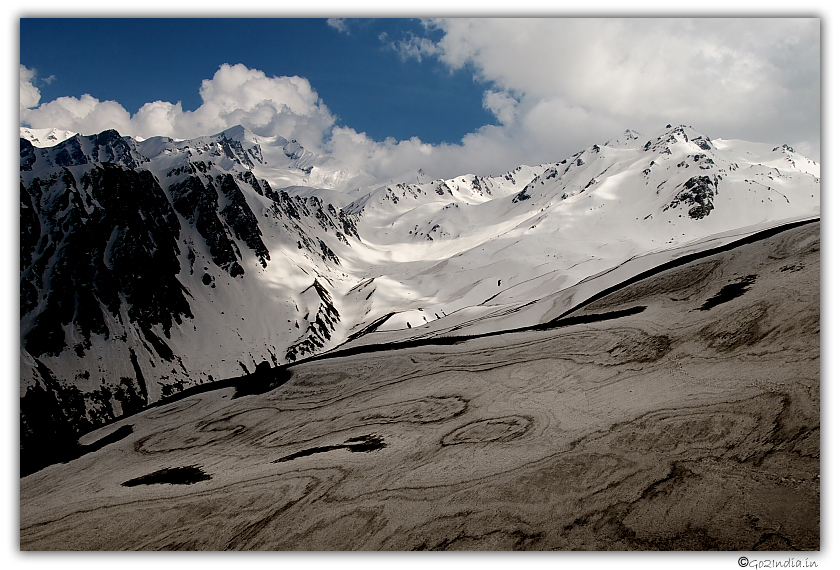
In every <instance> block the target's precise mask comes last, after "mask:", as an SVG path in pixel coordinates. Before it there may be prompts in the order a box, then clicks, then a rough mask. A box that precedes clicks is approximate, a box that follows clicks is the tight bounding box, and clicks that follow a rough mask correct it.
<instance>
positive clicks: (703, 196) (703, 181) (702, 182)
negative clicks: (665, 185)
mask: <svg viewBox="0 0 840 570" xmlns="http://www.w3.org/2000/svg"><path fill="white" fill-rule="evenodd" d="M717 183H718V178H717V177H716V176H715V177H713V178H709V177H708V176H694V177H692V178H690V179H689V180H688V181H687V182H686V183H685V184H684V185H683V188H682V190H681V191H680V192H679V193H678V194H677V195H676V197H675V198H674V199H673V200H672V201H671V203H670V204H668V205H667V206H665V208H664V210H663V211H668V210H669V209H671V208H677V207H679V206H680V204H685V205H686V206H688V207H689V210H688V216H689V217H690V218H691V219H693V220H700V219H703V218H705V217H706V216H708V215H709V214H710V213H711V212H712V210H714V208H715V206H714V203H713V202H714V197H715V195H716V194H717Z"/></svg>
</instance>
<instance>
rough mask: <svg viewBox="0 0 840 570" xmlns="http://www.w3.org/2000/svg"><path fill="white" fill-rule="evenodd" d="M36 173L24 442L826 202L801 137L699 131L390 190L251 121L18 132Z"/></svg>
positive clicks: (416, 332) (28, 206)
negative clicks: (207, 132)
mask: <svg viewBox="0 0 840 570" xmlns="http://www.w3.org/2000/svg"><path fill="white" fill-rule="evenodd" d="M30 134H31V133H30ZM20 178H21V190H20V196H21V268H20V271H21V397H22V422H23V428H22V434H23V443H24V444H25V445H29V444H31V443H32V442H35V441H36V440H37V441H41V440H42V439H43V438H54V436H55V434H56V433H59V432H63V433H64V432H66V433H68V434H69V435H68V436H67V437H73V436H74V434H78V433H82V432H84V431H86V430H88V429H90V428H91V427H93V426H95V425H98V424H100V423H102V422H103V421H106V420H108V419H110V418H112V417H116V416H120V415H122V414H125V413H128V412H132V411H135V410H137V409H140V408H141V407H142V406H144V405H147V404H148V403H151V402H154V401H157V400H158V399H160V398H161V397H162V396H166V395H169V394H173V393H176V392H178V391H180V390H182V389H184V388H186V387H189V386H192V385H195V384H201V383H206V382H209V381H213V380H218V379H221V378H228V377H232V376H236V375H240V374H244V373H246V372H253V371H254V370H255V369H256V367H257V365H258V364H260V363H262V362H264V361H265V362H268V363H270V364H273V365H277V364H281V363H285V362H289V361H298V360H300V359H302V358H305V357H307V356H310V355H313V354H316V353H319V352H323V351H325V350H329V349H331V348H334V347H336V346H338V345H340V344H341V343H343V342H345V341H347V340H352V341H353V342H355V343H360V342H362V343H364V342H387V341H389V340H393V339H402V338H411V337H415V336H423V335H429V334H432V335H434V334H451V333H452V332H453V331H454V332H457V331H458V330H466V329H469V328H470V327H475V326H476V324H478V325H479V326H480V327H482V328H481V330H482V331H487V330H493V329H495V330H501V329H504V328H512V327H516V326H524V325H527V324H535V323H537V322H541V320H544V319H546V318H553V317H551V314H550V313H551V311H552V310H554V311H555V312H556V311H557V310H559V308H562V306H565V305H563V303H559V304H558V302H557V301H556V297H557V296H558V295H561V296H562V295H563V292H564V291H565V290H569V288H571V287H572V286H574V285H575V284H577V283H579V282H581V281H583V280H584V279H586V278H589V277H591V276H594V275H598V274H601V273H603V272H606V271H609V270H610V269H612V268H615V267H616V266H619V265H622V264H625V263H627V262H628V261H631V260H633V259H637V258H639V257H640V256H644V255H651V254H656V252H672V254H673V255H675V256H677V255H682V252H683V251H688V250H691V249H692V248H693V249H702V248H703V247H711V246H712V245H714V244H716V243H719V242H720V239H723V238H720V239H716V240H709V239H708V238H709V236H713V235H716V234H725V232H731V231H732V230H737V229H739V228H745V227H746V228H752V229H748V230H745V231H756V230H758V229H761V228H762V227H766V226H767V225H773V224H777V223H778V222H779V221H781V220H788V219H800V218H807V217H816V216H819V204H820V202H819V188H820V186H819V165H817V164H814V163H813V162H811V161H809V160H808V159H806V158H804V157H802V156H800V155H798V154H796V153H795V152H794V151H793V149H791V148H789V147H786V146H780V147H771V146H767V145H758V144H751V143H742V142H740V141H720V140H718V141H711V140H709V139H708V137H706V136H704V135H702V134H700V133H697V132H696V131H693V130H692V129H691V128H689V127H685V126H679V127H670V126H669V127H667V128H666V129H663V131H662V132H660V133H658V134H657V135H656V136H654V137H653V138H650V139H646V138H643V137H640V136H639V135H638V134H636V133H632V132H628V133H627V134H626V135H625V136H624V137H621V138H620V139H619V140H616V141H611V142H608V143H606V144H604V145H593V146H592V147H590V148H588V149H585V150H584V151H581V152H579V153H577V154H575V155H573V156H572V157H569V158H566V159H564V160H562V161H560V162H556V163H552V164H546V165H540V166H522V167H519V168H517V169H515V170H513V171H511V172H508V173H505V174H503V175H500V176H493V177H486V176H474V175H464V176H459V177H456V178H453V179H449V180H435V181H431V182H418V181H417V180H418V179H419V180H422V179H423V177H422V176H419V177H415V178H414V179H413V181H411V182H409V181H406V182H397V183H388V184H381V183H372V182H375V181H374V180H373V179H372V177H370V176H369V175H367V174H365V173H364V172H361V171H358V170H354V169H353V168H349V167H347V166H345V165H341V164H339V163H337V161H335V160H334V159H332V158H330V157H325V156H319V155H316V154H315V153H312V152H311V151H308V150H307V149H304V148H303V147H301V146H300V145H299V144H298V143H296V142H295V141H288V140H286V139H283V138H282V137H274V138H271V139H268V138H265V137H259V136H257V135H255V134H253V133H251V132H250V131H248V130H247V129H244V128H242V127H234V128H232V129H228V130H227V131H224V132H222V133H219V134H217V135H213V136H207V137H200V138H198V139H195V140H191V141H174V140H171V139H167V138H163V137H155V138H151V139H147V140H143V141H136V140H133V139H131V138H129V137H121V136H120V135H119V134H118V133H116V132H115V131H105V132H103V133H100V134H98V135H91V136H86V137H83V136H79V135H76V136H72V137H70V138H67V139H66V140H64V141H63V142H61V143H59V144H57V145H55V146H51V147H39V146H35V145H33V144H32V143H31V142H30V140H29V138H27V137H24V136H22V138H21V175H20ZM733 235H734V234H733ZM730 238H731V236H730ZM731 239H734V238H731ZM686 247H687V248H688V249H685V248H686ZM666 255H671V254H666ZM631 265H632V264H631ZM627 267H629V266H627ZM593 283H594V282H593ZM564 298H565V299H566V301H564V302H567V301H568V303H571V302H572V301H573V300H574V298H575V297H574V296H568V295H567V297H564ZM537 301H543V303H542V304H539V303H536V304H535V302H537ZM523 307H531V308H534V307H537V308H538V309H539V310H533V311H529V310H523ZM566 308H569V307H568V306H567V307H566ZM499 316H502V317H504V318H498V317H499ZM554 316H556V314H555V315H554ZM488 317H492V318H488ZM373 331H378V332H377V333H376V334H375V335H374V334H371V333H372V332H373ZM68 426H70V428H68ZM39 434H40V435H39ZM30 440H31V441H30Z"/></svg>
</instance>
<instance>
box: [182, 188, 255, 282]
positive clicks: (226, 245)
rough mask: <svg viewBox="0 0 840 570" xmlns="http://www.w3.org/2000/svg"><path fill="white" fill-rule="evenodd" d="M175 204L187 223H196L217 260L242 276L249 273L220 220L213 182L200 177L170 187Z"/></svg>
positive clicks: (234, 273) (233, 274)
mask: <svg viewBox="0 0 840 570" xmlns="http://www.w3.org/2000/svg"><path fill="white" fill-rule="evenodd" d="M169 194H170V196H172V204H173V206H175V209H176V210H177V211H178V213H179V214H181V215H182V216H183V217H184V218H185V219H186V220H187V222H189V223H190V224H191V225H193V226H195V229H196V230H198V233H199V235H201V237H203V238H204V241H205V242H206V243H207V249H208V250H209V251H210V256H211V257H212V259H213V263H215V264H216V265H218V266H219V267H221V268H222V269H224V270H225V271H227V272H228V273H230V275H231V277H238V276H240V275H243V274H244V273H245V270H244V269H243V268H242V266H241V265H240V264H239V261H238V260H239V259H240V257H241V256H240V253H239V248H238V247H237V246H236V244H235V243H234V242H233V241H231V239H230V237H229V236H228V233H227V230H226V228H225V226H224V224H222V221H221V220H220V219H219V216H218V210H219V195H218V192H217V191H216V188H215V186H213V184H212V183H207V184H204V183H203V182H202V181H201V178H199V177H198V176H190V177H189V178H187V179H185V180H183V181H182V182H178V183H176V184H173V185H172V186H170V187H169Z"/></svg>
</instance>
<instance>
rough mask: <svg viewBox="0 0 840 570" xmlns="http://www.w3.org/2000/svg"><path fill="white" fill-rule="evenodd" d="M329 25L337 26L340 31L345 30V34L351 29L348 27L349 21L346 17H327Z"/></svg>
mask: <svg viewBox="0 0 840 570" xmlns="http://www.w3.org/2000/svg"><path fill="white" fill-rule="evenodd" d="M327 25H328V26H330V27H331V28H335V29H336V30H338V31H339V32H344V33H345V34H349V33H350V30H348V29H347V22H346V20H345V19H344V18H327Z"/></svg>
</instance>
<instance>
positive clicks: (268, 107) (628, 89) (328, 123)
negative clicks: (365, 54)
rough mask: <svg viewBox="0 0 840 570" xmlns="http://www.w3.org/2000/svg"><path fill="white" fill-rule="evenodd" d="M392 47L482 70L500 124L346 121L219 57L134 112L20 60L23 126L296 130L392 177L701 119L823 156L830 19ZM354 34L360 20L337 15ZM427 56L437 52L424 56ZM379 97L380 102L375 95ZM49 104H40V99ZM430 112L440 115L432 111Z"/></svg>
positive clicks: (437, 36)
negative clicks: (456, 130)
mask: <svg viewBox="0 0 840 570" xmlns="http://www.w3.org/2000/svg"><path fill="white" fill-rule="evenodd" d="M423 23H424V26H423V30H424V31H423V32H422V33H421V34H420V35H417V34H411V33H406V34H405V35H404V37H403V38H402V39H400V40H398V41H395V40H393V39H392V38H391V37H388V36H387V35H381V37H380V41H381V42H382V45H383V48H384V49H391V50H393V51H394V54H395V57H401V58H402V59H403V60H404V61H406V62H411V63H412V65H413V64H414V63H413V62H414V60H417V61H420V62H425V61H428V62H431V63H432V64H434V65H442V66H443V71H444V72H446V70H447V69H448V70H452V71H455V70H460V69H467V70H470V71H471V72H472V73H473V75H474V78H475V80H476V81H478V82H479V83H480V84H481V85H483V86H486V90H485V93H484V97H483V100H482V105H483V107H484V108H485V109H486V110H487V111H489V112H490V113H491V114H492V116H493V118H494V121H493V122H492V124H487V125H485V126H483V127H481V128H479V129H477V130H476V131H475V132H471V133H465V134H464V136H463V138H462V139H461V141H460V142H459V143H458V144H447V143H444V144H428V143H425V142H423V141H421V140H420V139H418V138H411V139H408V140H395V139H392V138H389V139H386V140H384V141H376V140H373V139H371V138H370V137H368V136H367V135H366V134H365V133H364V132H362V131H360V130H356V129H354V128H353V125H339V124H338V122H337V118H336V117H335V116H334V115H333V114H332V113H331V112H330V110H329V108H328V107H327V106H326V104H325V103H324V102H323V101H322V100H321V99H320V98H319V96H318V94H317V92H316V91H315V89H314V88H313V87H312V85H310V83H309V81H308V80H307V79H305V78H302V77H269V76H267V75H266V74H265V73H264V72H263V71H260V70H256V69H249V68H248V67H246V66H244V65H242V64H237V65H229V64H224V65H222V66H221V67H220V68H219V69H218V71H217V72H216V73H215V74H214V76H213V78H212V79H206V80H204V81H203V82H202V84H201V86H200V95H201V99H202V104H201V105H200V106H199V107H198V108H197V109H196V110H194V111H189V110H187V111H185V110H184V109H183V108H182V106H181V104H180V103H169V102H164V101H155V102H152V103H147V104H145V105H144V106H143V107H141V108H140V109H139V110H138V111H137V113H135V114H134V115H133V116H132V115H130V114H129V113H128V112H127V111H126V110H125V108H123V107H122V106H121V105H120V104H119V103H117V102H115V101H100V100H98V99H96V98H94V97H92V96H91V95H83V96H82V97H81V98H75V97H61V98H58V99H56V100H54V101H50V102H47V103H42V104H40V105H38V104H39V102H40V93H39V92H38V90H37V88H36V87H35V85H34V78H35V73H34V72H33V71H32V70H29V69H27V68H25V67H24V66H21V76H20V81H21V122H22V124H26V125H28V126H31V127H34V128H45V127H54V128H59V129H65V130H74V131H78V132H81V133H83V134H90V133H93V132H99V131H102V130H104V129H106V128H115V129H117V130H118V131H120V132H121V133H123V134H128V135H133V136H141V137H150V136H155V135H165V136H170V137H173V138H182V139H183V138H193V137H196V136H201V135H207V134H212V133H215V132H219V131H221V130H224V129H226V128H228V127H231V126H234V125H236V124H242V125H244V126H246V127H248V128H250V129H252V130H253V131H254V132H256V133H257V134H260V135H264V136H273V135H281V136H283V137H285V138H288V139H292V138H294V139H297V140H298V141H300V142H301V144H303V145H304V146H305V147H307V148H309V149H311V150H313V151H316V152H323V153H328V154H331V155H332V156H333V157H335V158H336V159H338V160H340V161H342V162H345V163H347V164H348V165H349V166H351V167H354V168H358V169H361V170H364V171H366V172H368V173H370V174H372V175H374V176H375V177H377V178H379V179H380V180H387V179H388V178H394V179H396V178H401V177H405V176H409V175H410V174H411V173H413V172H416V171H417V170H418V169H422V170H423V171H424V172H425V173H427V174H428V175H430V176H433V177H450V176H456V175H460V174H466V173H473V174H500V173H502V172H504V171H505V170H508V169H511V168H515V167H516V166H518V165H520V164H532V165H533V164H540V163H544V162H549V161H555V160H560V159H562V158H566V157H568V156H570V155H571V154H573V153H574V152H576V151H578V150H581V149H582V148H585V147H587V146H589V145H592V144H594V143H600V142H603V141H605V140H608V139H611V138H614V137H616V136H618V134H619V133H622V132H624V130H625V129H627V128H632V129H635V130H637V131H639V132H642V133H652V132H656V131H658V130H659V129H661V128H662V127H663V126H664V125H665V124H667V123H673V124H688V125H692V126H693V127H695V128H696V129H698V130H700V131H702V132H704V133H706V134H708V135H709V136H711V137H712V138H736V139H744V140H752V141H756V142H766V143H771V144H782V143H786V144H790V145H792V146H794V147H795V148H796V149H797V150H798V151H799V152H801V153H803V154H805V155H806V156H808V157H809V158H812V159H815V160H819V159H820V143H819V141H820V23H819V20H818V19H790V18H766V19H743V18H740V19H659V18H657V19H594V18H593V19H550V18H549V19H491V18H481V19H443V20H425V21H424V22H423ZM329 25H331V26H332V27H334V28H336V29H338V30H346V29H347V22H345V21H339V20H336V21H332V22H330V23H329ZM423 64H424V65H426V63H423ZM371 101H372V103H371V104H375V101H374V99H371ZM36 105H37V106H36ZM428 120H434V118H433V117H429V118H428Z"/></svg>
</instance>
